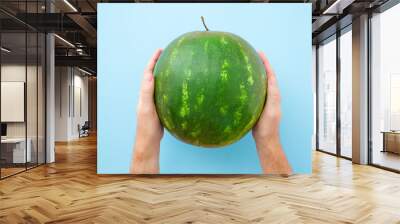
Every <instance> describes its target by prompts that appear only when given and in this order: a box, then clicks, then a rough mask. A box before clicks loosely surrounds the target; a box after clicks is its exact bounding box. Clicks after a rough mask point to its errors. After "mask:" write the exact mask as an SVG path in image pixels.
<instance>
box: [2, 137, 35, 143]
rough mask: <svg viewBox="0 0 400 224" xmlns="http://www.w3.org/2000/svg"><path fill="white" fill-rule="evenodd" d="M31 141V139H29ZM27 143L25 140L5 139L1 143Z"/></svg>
mask: <svg viewBox="0 0 400 224" xmlns="http://www.w3.org/2000/svg"><path fill="white" fill-rule="evenodd" d="M27 140H28V141H29V140H30V139H29V138H28V139H27ZM20 142H25V138H5V139H1V143H20Z"/></svg>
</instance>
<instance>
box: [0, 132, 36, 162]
mask: <svg viewBox="0 0 400 224" xmlns="http://www.w3.org/2000/svg"><path fill="white" fill-rule="evenodd" d="M27 142H28V144H27V146H28V147H26V154H25V138H6V139H1V147H2V148H1V154H2V155H1V156H2V157H3V158H4V159H5V160H6V161H7V162H9V163H25V162H30V161H31V159H32V154H31V145H32V141H31V139H30V138H28V139H27ZM3 154H5V155H4V156H3ZM11 154H12V156H11ZM11 158H12V159H11ZM25 158H26V159H27V160H26V161H25Z"/></svg>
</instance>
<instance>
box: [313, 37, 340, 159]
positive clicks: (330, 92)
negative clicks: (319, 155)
mask: <svg viewBox="0 0 400 224" xmlns="http://www.w3.org/2000/svg"><path fill="white" fill-rule="evenodd" d="M335 38H336V37H335V36H333V37H332V38H330V39H329V40H327V41H326V43H323V44H321V45H319V47H318V61H317V63H318V149H319V150H322V151H326V152H330V153H336V39H335Z"/></svg>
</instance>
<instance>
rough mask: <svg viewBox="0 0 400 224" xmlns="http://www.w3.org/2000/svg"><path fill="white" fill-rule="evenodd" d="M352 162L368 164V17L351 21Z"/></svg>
mask: <svg viewBox="0 0 400 224" xmlns="http://www.w3.org/2000/svg"><path fill="white" fill-rule="evenodd" d="M352 27H353V35H352V36H353V40H352V44H353V59H352V61H353V102H352V104H353V114H352V115H353V116H352V119H353V124H352V125H353V130H352V135H353V136H352V145H353V153H352V157H353V162H354V163H358V164H367V163H368V15H361V16H360V17H358V18H355V19H353V25H352Z"/></svg>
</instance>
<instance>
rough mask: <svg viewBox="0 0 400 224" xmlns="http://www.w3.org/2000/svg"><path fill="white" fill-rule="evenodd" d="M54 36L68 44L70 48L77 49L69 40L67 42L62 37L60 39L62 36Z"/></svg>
mask: <svg viewBox="0 0 400 224" xmlns="http://www.w3.org/2000/svg"><path fill="white" fill-rule="evenodd" d="M54 36H55V37H57V38H58V39H59V40H61V41H62V42H64V43H66V44H67V45H68V46H70V47H73V48H75V45H73V44H72V43H71V42H69V41H68V40H66V39H64V38H62V37H60V36H59V35H57V34H54Z"/></svg>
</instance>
